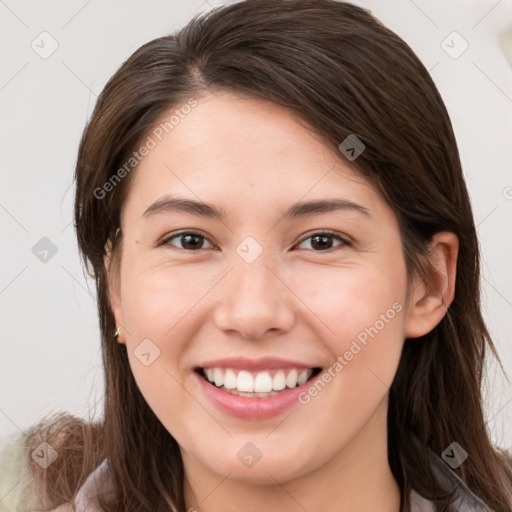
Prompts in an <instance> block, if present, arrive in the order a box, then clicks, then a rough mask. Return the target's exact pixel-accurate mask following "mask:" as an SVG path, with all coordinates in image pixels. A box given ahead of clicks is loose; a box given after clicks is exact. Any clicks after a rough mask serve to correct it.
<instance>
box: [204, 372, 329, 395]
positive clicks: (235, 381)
mask: <svg viewBox="0 0 512 512" xmlns="http://www.w3.org/2000/svg"><path fill="white" fill-rule="evenodd" d="M321 371H322V368H319V367H312V368H293V367H291V368H272V369H268V370H264V371H258V372H255V371H248V370H242V369H237V368H228V367H197V368H195V369H194V372H195V373H197V375H199V376H200V377H201V378H202V379H203V380H205V381H206V382H207V383H208V384H210V385H211V386H214V387H215V388H217V389H219V390H221V391H224V392H226V393H229V394H231V395H235V396H241V397H247V398H268V397H272V396H277V395H281V394H283V393H286V392H287V391H290V390H292V389H294V388H297V387H300V386H302V385H304V384H306V383H307V382H309V381H310V380H312V379H314V378H315V377H316V376H317V375H318V374H319V373H320V372H321Z"/></svg>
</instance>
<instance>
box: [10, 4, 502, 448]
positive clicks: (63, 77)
mask: <svg viewBox="0 0 512 512" xmlns="http://www.w3.org/2000/svg"><path fill="white" fill-rule="evenodd" d="M220 3H221V2H213V0H210V2H209V3H208V2H204V1H203V0H190V1H186V0H180V1H176V0H166V1H162V0H160V1H159V0H152V1H146V2H136V1H133V0H131V1H126V0H123V1H121V0H115V1H113V0H109V1H99V0H90V1H86V0H85V1H75V0H73V1H66V2H64V1H61V2H56V1H45V2H39V1H36V0H31V1H28V0H27V1H21V0H5V1H3V0H0V16H1V18H0V41H1V46H2V49H3V53H2V55H3V62H2V66H1V69H0V102H1V103H0V105H1V106H0V108H1V120H2V122H1V126H0V144H1V156H2V167H1V189H0V226H1V227H0V229H1V243H2V245H1V247H2V251H1V266H0V304H1V333H2V337H1V360H0V371H1V373H0V379H1V380H0V386H1V387H0V437H5V436H7V435H13V434H17V433H19V432H20V431H24V430H25V429H26V428H27V427H29V426H30V425H32V424H34V423H35V422H37V421H38V420H39V419H40V418H41V417H42V416H44V415H46V414H47V413H50V412H57V411H61V410H67V411H69V412H71V413H73V414H76V415H78V416H81V417H86V418H88V417H91V415H92V417H99V414H101V403H102V402H101V401H102V390H103V388H102V386H103V376H102V371H101V366H100V365H101V359H100V351H99V329H98V327H97V323H98V322H97V316H96V309H95V299H94V286H93V283H92V281H86V279H85V278H84V273H83V271H82V268H81V265H80V260H79V257H78V251H77V246H76V242H75V238H74V231H73V225H72V203H73V186H72V173H73V166H74V163H75V159H76V152H77V146H78V141H79V138H80V135H81V133H82V130H83V128H84V126H85V122H86V120H87V119H88V118H89V116H90V114H91V112H92V110H93V107H94V103H95V100H96V97H97V95H98V94H99V92H100V91H101V89H102V88H103V86H104V85H105V83H106V81H107V80H108V78H109V77H110V76H111V75H112V74H113V73H114V71H115V70H116V69H117V68H118V66H119V65H120V64H121V63H122V62H123V61H124V60H125V59H126V58H128V56H129V55H131V54H132V53H133V52H134V51H135V50H136V49H137V48H138V47H139V46H140V45H142V44H143V43H145V42H147V41H149V40H151V39H153V38H155V37H158V36H161V35H166V34H168V33H170V32H173V31H174V30H175V29H176V28H179V27H181V26H182V25H184V24H185V23H186V22H187V21H188V20H189V19H190V18H191V17H192V15H193V14H194V13H196V12H198V11H203V10H209V9H210V8H211V6H214V5H220ZM355 3H357V4H359V5H362V6H365V7H368V8H371V9H372V11H373V13H374V14H375V15H376V16H377V17H379V18H380V19H381V20H382V21H383V22H384V23H385V24H386V25H387V26H388V27H390V28H391V29H392V30H394V31H395V32H397V33H398V34H399V35H400V36H401V37H402V38H404V39H405V40H406V41H407V42H408V43H409V44H410V45H411V47H412V48H413V49H414V50H415V51H416V53H417V55H418V56H419V57H420V59H421V60H422V61H423V63H424V64H425V66H426V67H427V69H429V70H430V71H431V74H432V77H433V79H434V81H435V82H436V84H437V86H438V87H439V90H440V92H441V95H442V96H443V98H444V100H445V102H446V104H447V108H448V111H449V112H450V115H451V118H452V122H453V125H454V128H455V133H456V136H457V139H458V142H459V145H460V152H461V156H462V161H463V166H464V171H465V175H466V178H467V183H468V186H469V189H470V192H471V196H472V199H473V203H474V211H475V217H476V222H477V224H478V232H479V235H480V241H481V246H482V251H483V277H484V280H483V286H484V300H485V309H484V313H485V317H486V319H487V321H488V324H489V327H490V330H491V333H492V335H493V336H494V339H495V341H496V345H497V347H498V350H499V352H500V354H501V357H502V361H503V364H504V367H505V368H506V370H507V372H508V374H509V375H511V376H512V349H511V338H512V289H511V284H512V265H511V264H510V261H511V255H512V229H511V224H512V223H511V219H512V188H510V187H512V175H511V170H510V169H511V164H512V152H511V151H510V148H511V141H512V116H511V114H512V68H511V66H510V64H508V63H507V60H506V59H505V56H504V54H503V53H502V51H501V49H500V45H499V37H500V34H502V33H503V31H504V30H505V29H507V28H508V31H509V33H510V37H511V39H512V21H511V20H512V1H510V0H499V1H497V0H466V1H453V0H452V1H446V0H436V1H432V0H429V1H427V0H415V1H414V2H413V1H412V0H385V1H384V0H380V1H378V0H367V1H358V2H355ZM44 31H46V32H48V33H49V34H51V37H52V38H54V39H55V40H56V41H57V43H58V48H57V50H56V51H55V52H54V53H53V54H52V55H51V56H49V57H48V58H46V59H43V58H41V57H40V56H39V55H38V53H36V51H34V50H33V49H32V47H31V44H32V42H33V41H35V42H34V43H33V44H34V45H39V47H42V46H43V44H44V47H45V48H46V49H48V48H50V43H51V41H50V40H49V39H48V36H40V34H41V33H42V32H44ZM453 31H457V32H458V33H459V34H460V35H461V36H462V37H463V38H464V39H465V40H466V41H467V42H468V44H469V47H468V49H467V50H466V51H465V52H464V53H462V55H460V56H459V57H458V58H453V57H452V56H450V55H448V54H447V53H446V51H445V50H444V49H443V47H442V42H443V41H445V43H444V47H445V48H446V47H447V46H448V47H450V46H451V47H452V48H451V49H450V50H449V51H451V52H452V54H453V53H454V52H458V51H459V50H460V49H461V48H462V46H461V44H463V41H462V40H461V39H460V38H459V39H454V37H455V38H457V37H458V36H450V38H448V39H446V38H447V36H449V35H450V34H451V33H452V32H453ZM42 37H47V39H45V40H44V43H43V42H41V38H42ZM447 49H448V48H447ZM40 51H42V49H41V50H40ZM507 187H508V188H507ZM43 237H47V238H49V239H50V240H51V241H52V243H53V244H54V245H55V246H56V248H57V253H56V254H55V255H54V256H53V257H51V258H50V257H49V256H50V255H49V256H48V261H46V262H42V261H40V259H38V258H37V257H36V255H35V254H34V253H33V252H32V248H33V247H34V246H35V244H36V243H38V241H39V240H40V239H41V238H43ZM41 256H42V255H41ZM95 405H96V406H97V408H96V416H94V406H95ZM486 412H487V417H488V422H489V429H490V431H491V434H492V437H493V440H494V442H495V443H498V444H500V445H501V446H505V447H512V428H511V425H512V389H511V385H510V383H509V382H507V381H506V380H505V379H504V378H503V376H502V374H501V373H500V372H499V371H498V368H497V366H496V365H495V364H493V365H491V367H490V372H489V381H488V383H487V386H486Z"/></svg>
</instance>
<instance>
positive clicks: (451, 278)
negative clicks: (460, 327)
mask: <svg viewBox="0 0 512 512" xmlns="http://www.w3.org/2000/svg"><path fill="white" fill-rule="evenodd" d="M428 250H429V258H428V260H425V262H424V264H423V269H424V272H425V280H423V279H421V277H419V276H417V277H416V280H415V283H414V288H413V290H412V292H411V295H412V297H411V300H410V306H409V309H408V312H407V320H406V324H405V336H406V337H407V338H418V337H420V336H423V335H425V334H427V333H429V332H430V331H431V330H432V329H434V327H435V326H436V325H437V324H438V323H439V322H440V321H441V320H442V319H443V317H444V315H445V314H446V311H447V309H448V307H449V306H450V304H451V303H452V302H453V299H454V296H455V279H456V272H457V256H458V252H459V240H458V238H457V236H456V235H455V234H454V233H451V232H448V231H442V232H440V233H436V234H435V235H434V236H433V237H432V240H431V241H430V242H429V244H428Z"/></svg>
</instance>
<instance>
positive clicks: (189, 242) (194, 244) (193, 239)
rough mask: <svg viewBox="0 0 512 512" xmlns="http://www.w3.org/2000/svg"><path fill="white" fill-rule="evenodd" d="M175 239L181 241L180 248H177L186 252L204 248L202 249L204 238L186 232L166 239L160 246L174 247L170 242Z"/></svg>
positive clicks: (191, 232) (197, 234)
mask: <svg viewBox="0 0 512 512" xmlns="http://www.w3.org/2000/svg"><path fill="white" fill-rule="evenodd" d="M175 238H177V239H181V242H179V244H180V246H179V247H178V248H179V249H183V250H186V251H196V250H198V249H203V248H204V247H202V245H203V243H204V242H205V241H206V238H205V237H204V236H203V235H200V234H199V233H195V232H193V231H187V232H184V233H178V234H175V235H172V236H170V237H168V238H166V239H165V240H164V241H163V242H162V245H172V246H174V247H176V245H175V244H173V243H171V240H174V239H175Z"/></svg>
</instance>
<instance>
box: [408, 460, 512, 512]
mask: <svg viewBox="0 0 512 512" xmlns="http://www.w3.org/2000/svg"><path fill="white" fill-rule="evenodd" d="M502 451H503V452H505V454H506V455H507V456H508V457H510V453H509V452H507V451H505V450H502ZM429 458H430V464H431V467H432V471H433V472H434V474H435V475H436V476H437V478H438V479H439V481H440V482H441V484H442V486H443V487H444V489H445V490H446V491H451V490H453V489H455V496H454V498H455V501H454V507H455V510H457V511H459V512H493V511H492V510H491V509H490V508H489V507H488V506H487V505H486V504H485V503H484V502H483V501H482V500H481V499H480V498H479V497H478V496H477V495H476V494H475V493H474V492H473V491H472V490H471V489H470V488H469V487H468V486H467V485H466V484H465V483H464V482H463V481H462V480H461V478H460V477H459V476H458V475H457V473H456V472H455V471H453V470H452V469H451V468H450V467H449V466H448V464H446V463H445V462H444V461H443V459H441V457H439V456H438V455H437V454H436V453H435V452H433V451H432V450H429ZM410 504H411V512H434V511H435V506H434V504H433V502H431V501H429V500H427V499H426V498H424V497H423V496H421V495H420V494H418V493H417V492H416V491H415V490H414V489H413V490H411V493H410Z"/></svg>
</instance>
